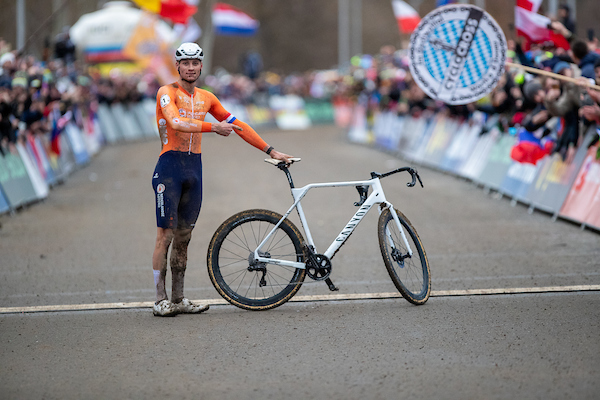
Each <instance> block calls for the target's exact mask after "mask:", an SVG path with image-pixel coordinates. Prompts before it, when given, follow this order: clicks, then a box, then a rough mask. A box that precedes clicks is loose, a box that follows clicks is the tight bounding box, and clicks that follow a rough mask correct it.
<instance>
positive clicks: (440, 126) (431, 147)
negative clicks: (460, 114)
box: [423, 118, 458, 167]
mask: <svg viewBox="0 0 600 400" xmlns="http://www.w3.org/2000/svg"><path fill="white" fill-rule="evenodd" d="M457 126H458V123H457V122H456V121H453V120H451V119H448V118H440V119H439V120H438V121H437V123H436V124H435V127H434V129H433V130H432V131H431V137H430V138H429V141H428V142H427V144H426V145H425V150H424V152H423V163H424V164H429V165H434V166H436V167H437V166H439V165H440V164H441V162H442V159H443V158H444V155H445V154H446V151H447V149H448V147H449V146H450V143H451V142H452V140H453V138H454V134H455V132H456V130H457Z"/></svg>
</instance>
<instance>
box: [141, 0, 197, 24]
mask: <svg viewBox="0 0 600 400" xmlns="http://www.w3.org/2000/svg"><path fill="white" fill-rule="evenodd" d="M133 1H134V2H135V4H137V5H138V6H140V8H143V9H144V10H147V11H149V12H151V13H154V14H158V15H160V16H161V17H163V18H166V19H168V20H171V21H173V23H175V24H185V23H187V21H188V19H189V18H190V17H191V16H192V15H194V14H196V11H198V7H196V6H195V5H193V4H194V3H197V1H192V0H187V1H186V0H133Z"/></svg>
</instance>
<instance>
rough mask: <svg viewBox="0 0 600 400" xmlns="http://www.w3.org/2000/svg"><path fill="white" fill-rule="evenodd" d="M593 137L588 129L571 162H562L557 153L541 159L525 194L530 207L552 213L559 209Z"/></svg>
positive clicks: (592, 133) (591, 131) (591, 130)
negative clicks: (538, 168)
mask: <svg viewBox="0 0 600 400" xmlns="http://www.w3.org/2000/svg"><path fill="white" fill-rule="evenodd" d="M593 137H594V131H593V129H590V130H589V131H588V132H587V134H586V136H585V137H584V140H583V143H582V145H581V146H580V147H579V149H578V150H577V153H576V154H575V157H574V159H573V161H572V162H571V163H566V162H564V161H563V160H562V158H561V157H560V156H559V155H558V154H555V155H553V156H551V157H545V158H544V159H543V160H542V163H541V165H540V170H539V173H538V174H537V176H536V177H535V180H534V182H532V185H531V186H530V187H529V190H528V192H527V195H526V197H527V199H528V200H529V202H530V203H531V206H532V207H534V208H539V209H541V210H544V211H548V212H552V213H557V212H558V211H559V210H560V208H561V206H562V205H563V203H564V201H565V199H566V197H567V195H568V193H569V189H570V188H571V186H572V185H573V182H574V181H575V178H576V176H577V172H578V171H579V170H580V168H581V165H582V164H583V161H584V159H585V157H586V154H587V147H588V145H589V143H590V141H591V140H592V139H593Z"/></svg>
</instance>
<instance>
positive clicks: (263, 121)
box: [246, 104, 276, 129]
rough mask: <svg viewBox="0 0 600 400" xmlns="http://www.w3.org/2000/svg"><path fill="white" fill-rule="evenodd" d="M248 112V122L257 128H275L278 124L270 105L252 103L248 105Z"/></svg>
mask: <svg viewBox="0 0 600 400" xmlns="http://www.w3.org/2000/svg"><path fill="white" fill-rule="evenodd" d="M246 113H247V114H248V123H249V124H250V125H251V126H252V127H254V128H255V129H260V128H274V127H275V126H276V124H275V118H274V117H273V113H272V112H271V109H270V108H268V107H262V106H257V105H254V104H250V105H248V106H246Z"/></svg>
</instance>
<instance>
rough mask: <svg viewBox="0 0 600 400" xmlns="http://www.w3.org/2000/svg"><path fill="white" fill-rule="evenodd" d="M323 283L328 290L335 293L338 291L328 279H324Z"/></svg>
mask: <svg viewBox="0 0 600 400" xmlns="http://www.w3.org/2000/svg"><path fill="white" fill-rule="evenodd" d="M325 283H326V284H327V286H329V290H331V291H332V292H337V291H338V290H340V288H339V287H337V286H335V285H334V284H333V282H332V281H331V279H330V278H327V279H325Z"/></svg>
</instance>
